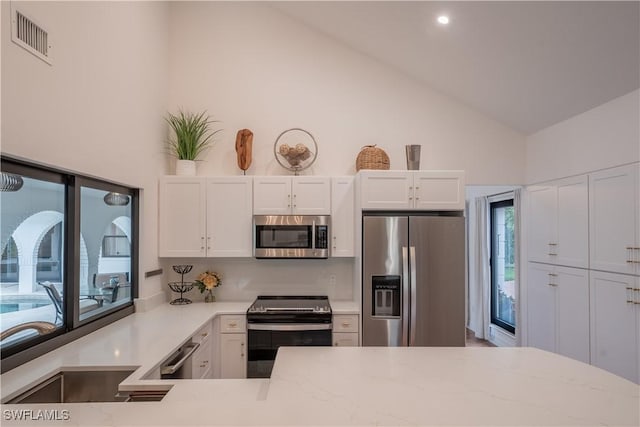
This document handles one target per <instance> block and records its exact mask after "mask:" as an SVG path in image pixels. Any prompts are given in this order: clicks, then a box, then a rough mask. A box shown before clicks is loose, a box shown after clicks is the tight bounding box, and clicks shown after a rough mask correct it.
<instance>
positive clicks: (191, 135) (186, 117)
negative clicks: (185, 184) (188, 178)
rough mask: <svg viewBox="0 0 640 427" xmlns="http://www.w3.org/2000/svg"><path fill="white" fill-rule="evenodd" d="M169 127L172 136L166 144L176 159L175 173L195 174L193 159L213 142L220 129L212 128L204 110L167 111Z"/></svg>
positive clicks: (211, 121)
mask: <svg viewBox="0 0 640 427" xmlns="http://www.w3.org/2000/svg"><path fill="white" fill-rule="evenodd" d="M165 120H166V121H167V123H169V126H171V129H172V130H173V135H172V137H170V138H169V140H168V142H167V145H168V149H169V152H170V153H171V154H172V155H174V156H175V157H176V159H177V161H176V175H195V174H196V165H195V161H196V160H199V157H200V156H201V155H202V154H203V153H204V152H205V151H206V150H207V149H208V148H209V147H210V146H211V144H213V142H214V140H213V137H214V136H215V135H216V134H217V133H218V132H220V131H221V129H216V130H212V129H211V127H210V126H211V124H212V123H217V121H214V120H211V118H210V116H209V115H208V114H207V113H206V112H202V113H199V114H195V113H189V112H186V113H185V112H184V111H182V110H181V111H179V112H178V114H177V115H174V114H171V113H169V116H168V117H167V118H165Z"/></svg>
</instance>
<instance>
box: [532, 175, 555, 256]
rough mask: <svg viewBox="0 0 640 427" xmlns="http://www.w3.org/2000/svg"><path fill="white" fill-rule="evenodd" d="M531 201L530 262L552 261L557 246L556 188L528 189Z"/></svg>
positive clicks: (549, 186) (534, 187)
mask: <svg viewBox="0 0 640 427" xmlns="http://www.w3.org/2000/svg"><path fill="white" fill-rule="evenodd" d="M527 193H528V196H529V197H528V199H529V238H528V241H529V260H531V261H539V262H549V261H551V260H552V259H553V258H552V257H554V256H557V255H552V254H555V252H553V251H555V246H554V245H555V244H556V227H557V221H556V198H557V197H556V188H555V187H554V186H553V185H533V186H530V187H528V188H527Z"/></svg>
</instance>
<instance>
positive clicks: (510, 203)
mask: <svg viewBox="0 0 640 427" xmlns="http://www.w3.org/2000/svg"><path fill="white" fill-rule="evenodd" d="M514 202H515V200H514V196H513V194H511V193H510V194H509V195H506V196H505V197H502V198H500V199H495V200H490V201H489V241H490V249H489V267H490V273H491V284H490V294H491V295H490V298H489V300H490V313H491V324H493V325H495V326H498V327H499V328H501V329H504V330H505V331H507V332H510V333H512V334H515V332H516V328H517V326H518V325H517V323H516V324H514V325H511V324H509V323H506V322H505V321H503V320H502V319H500V318H499V317H498V316H497V310H498V307H497V306H496V297H497V295H496V294H497V283H496V279H497V277H496V276H497V274H496V273H497V272H496V268H497V266H496V264H497V263H495V262H494V257H495V255H494V248H495V247H496V241H495V233H494V229H495V211H496V210H497V209H500V208H504V207H515V206H514ZM514 240H515V235H514ZM514 245H515V241H514ZM516 304H517V301H516ZM514 320H515V319H514ZM514 323H515V322H514Z"/></svg>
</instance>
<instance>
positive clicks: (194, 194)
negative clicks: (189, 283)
mask: <svg viewBox="0 0 640 427" xmlns="http://www.w3.org/2000/svg"><path fill="white" fill-rule="evenodd" d="M159 198H160V200H159V220H158V228H159V230H158V254H159V256H161V257H203V256H205V255H206V246H205V237H206V201H205V200H206V193H205V183H204V180H202V179H201V178H196V177H192V178H184V177H175V176H167V177H163V178H161V179H160V189H159Z"/></svg>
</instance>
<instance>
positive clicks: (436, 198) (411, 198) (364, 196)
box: [359, 170, 465, 210]
mask: <svg viewBox="0 0 640 427" xmlns="http://www.w3.org/2000/svg"><path fill="white" fill-rule="evenodd" d="M359 175H360V185H361V189H360V197H361V199H360V205H361V207H362V209H377V210H407V209H409V210H464V202H465V197H464V171H371V170H367V171H360V172H359Z"/></svg>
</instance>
